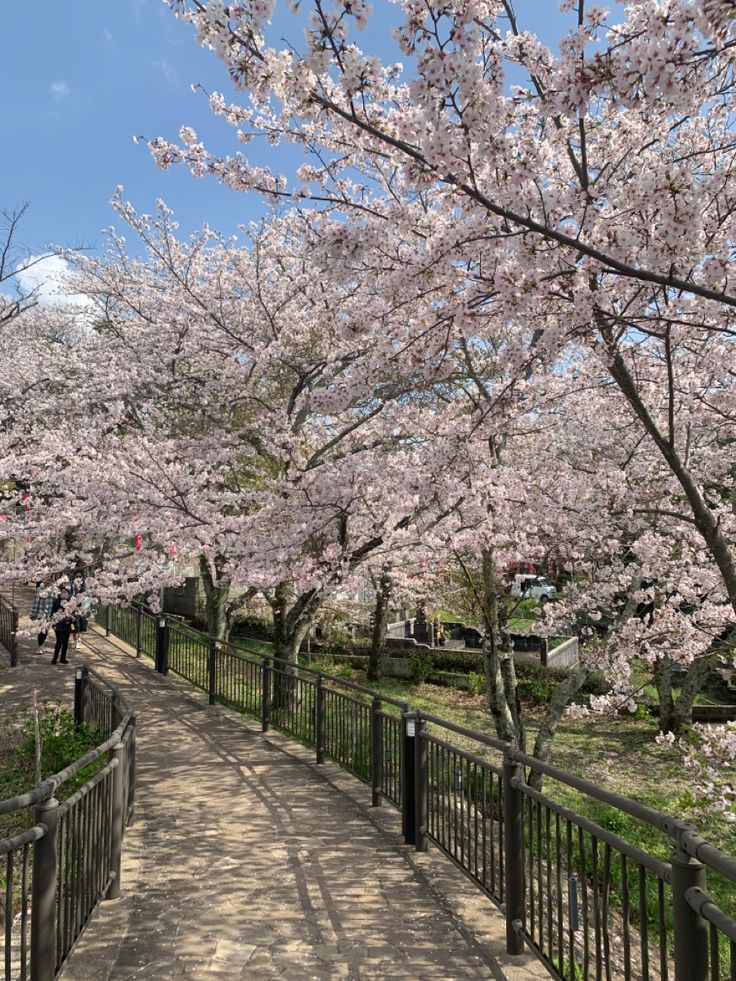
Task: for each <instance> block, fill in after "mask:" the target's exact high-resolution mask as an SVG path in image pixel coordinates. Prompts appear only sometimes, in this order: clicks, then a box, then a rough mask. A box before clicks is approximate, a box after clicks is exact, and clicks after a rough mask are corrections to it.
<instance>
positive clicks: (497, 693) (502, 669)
mask: <svg viewBox="0 0 736 981" xmlns="http://www.w3.org/2000/svg"><path fill="white" fill-rule="evenodd" d="M482 563H483V584H482V596H481V603H482V607H483V619H484V622H485V628H486V629H485V636H484V638H483V673H484V675H485V680H486V697H487V699H488V707H489V709H490V711H491V717H492V718H493V724H494V726H495V728H496V734H497V735H498V738H499V739H503V740H504V741H506V742H509V743H511V744H512V745H514V746H517V747H519V748H520V749H521V748H523V746H524V730H523V725H522V720H521V713H520V711H519V706H518V704H517V693H516V672H515V671H514V669H513V652H512V651H509V650H508V649H504V634H503V633H502V631H501V616H500V609H499V606H500V604H499V588H500V584H499V583H498V577H497V575H496V568H495V563H494V557H493V552H492V551H491V550H490V549H484V551H483V556H482ZM509 661H510V662H511V663H510V665H509V664H508V663H506V664H504V662H509ZM507 684H508V686H509V688H508V689H507ZM512 705H513V707H512Z"/></svg>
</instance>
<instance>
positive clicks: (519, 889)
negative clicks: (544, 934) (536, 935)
mask: <svg viewBox="0 0 736 981" xmlns="http://www.w3.org/2000/svg"><path fill="white" fill-rule="evenodd" d="M518 780H523V773H522V769H521V766H520V765H519V764H518V763H516V762H515V761H514V760H512V759H510V758H509V757H508V755H505V756H504V760H503V838H504V855H503V862H504V882H505V885H506V897H505V899H506V953H508V954H521V953H523V951H524V939H523V937H522V936H521V934H520V933H518V932H517V930H516V928H515V924H516V923H522V924H523V923H524V905H525V897H524V801H523V797H522V795H521V793H520V791H519V790H517V788H516V787H515V786H514V783H515V782H516V781H518Z"/></svg>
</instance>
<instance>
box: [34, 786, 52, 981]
mask: <svg viewBox="0 0 736 981" xmlns="http://www.w3.org/2000/svg"><path fill="white" fill-rule="evenodd" d="M33 820H34V822H35V823H36V824H45V825H46V829H47V830H46V834H45V835H44V836H43V838H39V839H38V841H36V842H34V845H33V872H32V879H31V981H52V979H53V978H54V976H55V974H56V829H57V827H58V823H59V802H58V801H57V800H56V799H55V798H54V797H51V798H50V799H49V800H45V801H42V802H41V803H40V804H37V805H36V807H35V808H34V814H33Z"/></svg>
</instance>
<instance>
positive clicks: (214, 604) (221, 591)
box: [199, 555, 230, 641]
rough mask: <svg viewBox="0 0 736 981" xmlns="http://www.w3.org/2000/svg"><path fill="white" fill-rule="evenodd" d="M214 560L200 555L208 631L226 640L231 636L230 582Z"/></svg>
mask: <svg viewBox="0 0 736 981" xmlns="http://www.w3.org/2000/svg"><path fill="white" fill-rule="evenodd" d="M217 565H218V563H217V559H215V560H214V561H212V560H210V559H208V558H207V557H206V556H204V555H200V557H199V571H200V575H201V577H202V583H203V584H204V598H205V612H206V616H207V633H208V634H209V635H210V637H215V638H217V640H222V641H226V640H227V639H228V638H229V636H230V621H229V618H228V615H227V608H228V598H229V596H230V583H229V582H227V581H223V580H222V579H221V577H220V574H219V570H218V567H217Z"/></svg>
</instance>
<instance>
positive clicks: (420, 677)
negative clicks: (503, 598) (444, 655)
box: [411, 654, 434, 685]
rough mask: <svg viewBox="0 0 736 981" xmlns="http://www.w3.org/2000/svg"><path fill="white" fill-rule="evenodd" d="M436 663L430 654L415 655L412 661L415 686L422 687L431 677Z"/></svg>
mask: <svg viewBox="0 0 736 981" xmlns="http://www.w3.org/2000/svg"><path fill="white" fill-rule="evenodd" d="M433 667H434V662H433V661H432V658H431V656H430V655H429V654H422V655H418V654H415V655H414V657H412V659H411V680H412V681H413V682H414V684H415V685H421V684H422V683H423V682H424V681H426V680H427V678H428V677H429V675H430V672H431V671H432V669H433Z"/></svg>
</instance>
